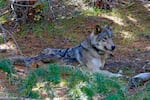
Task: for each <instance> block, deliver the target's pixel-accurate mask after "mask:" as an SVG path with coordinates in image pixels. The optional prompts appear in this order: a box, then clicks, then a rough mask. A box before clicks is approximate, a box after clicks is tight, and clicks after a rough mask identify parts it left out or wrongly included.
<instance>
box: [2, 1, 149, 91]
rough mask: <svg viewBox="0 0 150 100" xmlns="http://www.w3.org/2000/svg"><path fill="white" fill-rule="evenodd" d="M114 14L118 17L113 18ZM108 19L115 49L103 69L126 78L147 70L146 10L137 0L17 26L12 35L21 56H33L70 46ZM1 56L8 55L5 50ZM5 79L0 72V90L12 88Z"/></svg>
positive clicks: (147, 37)
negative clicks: (104, 9)
mask: <svg viewBox="0 0 150 100" xmlns="http://www.w3.org/2000/svg"><path fill="white" fill-rule="evenodd" d="M116 17H117V18H118V19H116V20H115V18H116ZM109 22H113V27H114V34H115V38H114V43H115V45H116V49H115V51H114V57H112V58H110V59H108V60H107V61H106V65H105V68H104V69H106V70H109V71H111V72H115V73H118V72H119V73H122V74H123V75H126V76H129V77H132V76H134V75H136V74H138V73H142V72H150V11H148V8H145V7H144V4H141V3H139V2H137V3H136V4H133V5H130V6H128V7H126V8H120V9H117V10H115V11H113V13H111V14H110V13H106V14H102V13H100V14H96V16H95V15H93V14H91V13H90V12H86V13H84V15H82V16H79V17H73V18H71V19H67V20H58V25H51V24H47V22H38V23H36V24H31V25H25V26H23V28H22V27H21V28H19V30H20V31H19V32H17V33H15V37H16V40H17V42H18V44H19V46H20V48H21V50H22V52H23V54H24V55H25V56H35V55H37V54H38V53H39V52H40V51H41V50H42V49H44V48H46V47H54V48H68V47H73V46H75V45H77V44H79V43H80V42H81V41H83V40H84V39H85V38H87V37H88V36H89V35H90V33H91V31H92V29H93V26H94V25H97V24H102V25H104V24H107V23H109ZM39 28H42V29H41V30H40V29H39ZM25 30H26V31H25ZM34 30H36V31H34ZM10 41H12V40H11V39H10ZM1 55H2V56H3V57H4V56H5V55H7V56H8V53H7V54H1ZM16 69H17V70H24V71H25V72H26V71H28V70H29V69H28V68H26V67H23V66H16ZM8 81H9V80H7V76H6V74H5V73H4V72H2V71H1V72H0V93H1V92H3V91H4V90H5V91H9V92H10V91H11V92H13V91H14V90H15V89H16V87H15V86H12V85H10V84H9V83H8Z"/></svg>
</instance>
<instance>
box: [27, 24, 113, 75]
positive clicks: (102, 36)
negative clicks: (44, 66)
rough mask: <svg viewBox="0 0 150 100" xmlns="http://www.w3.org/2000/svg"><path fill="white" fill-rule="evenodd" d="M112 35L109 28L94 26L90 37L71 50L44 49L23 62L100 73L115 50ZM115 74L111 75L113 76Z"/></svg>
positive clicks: (105, 72) (106, 72)
mask: <svg viewBox="0 0 150 100" xmlns="http://www.w3.org/2000/svg"><path fill="white" fill-rule="evenodd" d="M113 37H114V34H113V32H112V28H111V27H110V26H103V27H101V26H100V25H96V26H95V28H94V30H93V31H92V32H91V34H90V36H89V37H88V38H87V39H85V40H84V41H82V42H81V43H80V44H79V45H77V46H75V47H73V48H65V49H57V48H46V49H44V50H42V51H41V52H40V53H39V54H38V55H37V56H36V57H31V58H27V59H25V62H35V61H41V62H43V63H49V62H51V61H56V62H60V63H61V64H62V63H64V64H65V65H75V66H77V65H81V66H86V67H87V68H88V70H89V71H91V72H101V73H104V74H111V73H109V72H108V71H102V70H101V69H103V67H104V65H105V61H106V59H107V58H108V57H109V56H110V55H112V52H113V51H114V50H115V45H114V43H113ZM113 75H115V74H113V73H112V74H111V76H113Z"/></svg>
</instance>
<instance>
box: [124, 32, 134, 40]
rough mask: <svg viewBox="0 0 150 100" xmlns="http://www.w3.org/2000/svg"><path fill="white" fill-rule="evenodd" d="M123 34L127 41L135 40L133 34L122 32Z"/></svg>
mask: <svg viewBox="0 0 150 100" xmlns="http://www.w3.org/2000/svg"><path fill="white" fill-rule="evenodd" d="M121 33H122V36H123V37H124V38H126V39H134V38H135V37H134V35H133V34H131V33H129V32H127V31H122V32H121Z"/></svg>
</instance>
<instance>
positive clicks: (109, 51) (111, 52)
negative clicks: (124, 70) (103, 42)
mask: <svg viewBox="0 0 150 100" xmlns="http://www.w3.org/2000/svg"><path fill="white" fill-rule="evenodd" d="M104 49H105V52H106V53H108V54H111V55H113V50H110V49H108V48H107V47H106V46H104Z"/></svg>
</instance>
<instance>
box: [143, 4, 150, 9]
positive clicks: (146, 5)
mask: <svg viewBox="0 0 150 100" xmlns="http://www.w3.org/2000/svg"><path fill="white" fill-rule="evenodd" d="M144 7H145V8H146V9H147V10H148V11H150V3H146V4H145V5H144Z"/></svg>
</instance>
